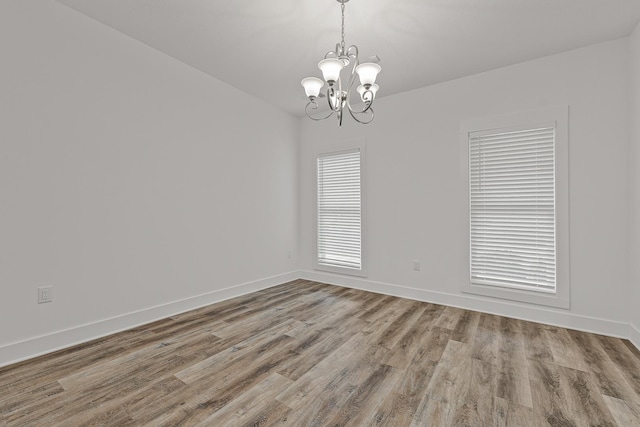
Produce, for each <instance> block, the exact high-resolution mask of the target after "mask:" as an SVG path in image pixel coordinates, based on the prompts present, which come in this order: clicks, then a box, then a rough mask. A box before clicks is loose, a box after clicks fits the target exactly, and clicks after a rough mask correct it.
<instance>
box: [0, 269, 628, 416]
mask: <svg viewBox="0 0 640 427" xmlns="http://www.w3.org/2000/svg"><path fill="white" fill-rule="evenodd" d="M57 425H59V426H94V425H101V426H129V425H135V426H140V425H150V426H187V425H189V426H192V425H193V426H196V425H197V426H245V425H247V426H256V425H260V426H263V425H264V426H270V425H287V426H325V425H326V426H342V425H352V426H450V425H453V426H548V425H551V426H590V425H594V426H596V425H597V426H615V425H618V426H625V427H626V426H640V352H638V350H637V349H636V348H635V347H633V346H632V344H630V343H629V342H628V341H625V340H620V339H616V338H610V337H605V336H600V335H594V334H589V333H583V332H577V331H573V330H567V329H563V328H557V327H553V326H545V325H540V324H536V323H530V322H524V321H520V320H514V319H509V318H506V317H500V316H493V315H489V314H481V313H478V312H473V311H467V310H462V309H458V308H451V307H444V306H440V305H434V304H429V303H423V302H417V301H412V300H406V299H401V298H395V297H390V296H384V295H378V294H373V293H368V292H363V291H358V290H353V289H346V288H341V287H336V286H329V285H325V284H320V283H315V282H308V281H303V280H298V281H295V282H290V283H286V284H284V285H280V286H277V287H274V288H271V289H267V290H264V291H260V292H257V293H253V294H250V295H246V296H242V297H239V298H235V299H232V300H228V301H224V302H221V303H218V304H214V305H211V306H208V307H205V308H202V309H199V310H195V311H191V312H188V313H185V314H181V315H179V316H175V317H172V318H168V319H164V320H160V321H158V322H155V323H151V324H148V325H145V326H142V327H139V328H136V329H132V330H130V331H126V332H122V333H119V334H116V335H112V336H110V337H107V338H104V339H100V340H97V341H93V342H91V343H87V344H84V345H80V346H77V347H74V348H71V349H68V350H64V351H60V352H57V353H53V354H50V355H46V356H43V357H39V358H37V359H33V360H31V361H27V362H22V363H20V364H17V365H13V366H9V367H5V368H2V369H0V426H3V427H4V426H57Z"/></svg>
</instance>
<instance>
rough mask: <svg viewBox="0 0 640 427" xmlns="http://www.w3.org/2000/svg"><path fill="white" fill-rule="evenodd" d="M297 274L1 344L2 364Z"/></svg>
mask: <svg viewBox="0 0 640 427" xmlns="http://www.w3.org/2000/svg"><path fill="white" fill-rule="evenodd" d="M298 277H299V274H298V272H289V273H285V274H280V275H277V276H273V277H268V278H266V279H260V280H256V281H252V282H247V283H242V284H240V285H236V286H231V287H229V288H225V289H219V290H216V291H213V292H208V293H206V294H202V295H197V296H194V297H190V298H185V299H182V300H179V301H173V302H170V303H167V304H162V305H158V306H155V307H150V308H146V309H143V310H139V311H135V312H131V313H127V314H123V315H121V316H116V317H112V318H109V319H102V320H99V321H97V322H92V323H87V324H84V325H80V326H77V327H74V328H70V329H65V330H61V331H56V332H53V333H50V334H47V335H42V336H39V337H34V338H30V339H27V340H24V341H20V342H15V343H10V344H7V345H3V346H1V347H0V367H2V366H6V365H11V364H13V363H17V362H20V361H23V360H26V359H31V358H33V357H36V356H40V355H43V354H46V353H50V352H52V351H56V350H61V349H64V348H67V347H71V346H73V345H77V344H81V343H84V342H87V341H91V340H94V339H96V338H101V337H104V336H107V335H111V334H114V333H117V332H121V331H125V330H127V329H131V328H135V327H137V326H140V325H144V324H145V323H150V322H154V321H156V320H160V319H163V318H166V317H169V316H174V315H176V314H179V313H183V312H185V311H189V310H194V309H196V308H200V307H204V306H207V305H210V304H214V303H216V302H220V301H224V300H227V299H230V298H234V297H237V296H241V295H245V294H248V293H251V292H255V291H259V290H261V289H266V288H270V287H272V286H276V285H279V284H281V283H285V282H289V281H291V280H296V279H298Z"/></svg>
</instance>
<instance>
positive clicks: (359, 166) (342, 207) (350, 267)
mask: <svg viewBox="0 0 640 427" xmlns="http://www.w3.org/2000/svg"><path fill="white" fill-rule="evenodd" d="M362 154H363V151H362V149H361V148H354V149H348V150H344V151H338V152H329V153H322V154H319V155H318V158H317V212H316V213H317V227H316V229H317V233H316V255H317V256H316V268H317V269H320V270H326V271H332V272H337V273H346V274H353V275H361V276H362V275H364V274H365V272H364V263H363V232H362V231H363V227H362V223H363V221H362V217H363V216H362V213H363V212H362V210H363V209H362V205H363V204H362V188H363V185H362V176H363V173H362V172H363V156H362Z"/></svg>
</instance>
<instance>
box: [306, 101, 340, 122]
mask: <svg viewBox="0 0 640 427" xmlns="http://www.w3.org/2000/svg"><path fill="white" fill-rule="evenodd" d="M309 106H311V109H312V110H317V109H318V103H317V102H316V101H309V102H307V106H306V107H305V108H304V112H305V114H306V115H307V117H309V118H310V119H311V120H315V121H316V122H319V121H321V120H326V119H328V118H329V117H331V116H332V115H333V113H334V111H333V110H331V112H330V113H329V114H328V115H327V116H326V117H313V116H312V115H311V114H309Z"/></svg>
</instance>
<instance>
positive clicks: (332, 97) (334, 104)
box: [327, 79, 340, 112]
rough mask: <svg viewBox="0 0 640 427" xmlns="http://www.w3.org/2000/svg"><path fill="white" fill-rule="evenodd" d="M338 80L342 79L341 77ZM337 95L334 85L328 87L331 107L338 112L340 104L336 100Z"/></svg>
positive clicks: (328, 98) (328, 99) (328, 100)
mask: <svg viewBox="0 0 640 427" xmlns="http://www.w3.org/2000/svg"><path fill="white" fill-rule="evenodd" d="M338 81H340V79H338ZM336 99H337V96H336V91H335V89H334V88H333V87H329V88H328V89H327V103H328V104H329V108H330V109H331V111H333V112H338V111H339V110H340V108H339V105H340V104H338V103H337V102H336Z"/></svg>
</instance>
